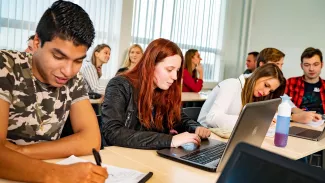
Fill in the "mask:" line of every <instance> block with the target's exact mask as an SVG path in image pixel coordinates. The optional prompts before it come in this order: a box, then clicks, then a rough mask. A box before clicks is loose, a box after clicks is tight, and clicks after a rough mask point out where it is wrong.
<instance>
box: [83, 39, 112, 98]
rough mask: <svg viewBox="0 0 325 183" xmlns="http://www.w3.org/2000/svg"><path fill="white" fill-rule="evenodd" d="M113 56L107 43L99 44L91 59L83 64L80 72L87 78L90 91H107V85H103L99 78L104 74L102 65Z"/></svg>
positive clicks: (99, 92)
mask: <svg viewBox="0 0 325 183" xmlns="http://www.w3.org/2000/svg"><path fill="white" fill-rule="evenodd" d="M110 56H111V47H109V46H108V45H107V44H99V45H97V46H96V47H95V49H94V51H93V54H92V56H91V61H86V62H84V63H83V64H82V67H81V70H80V72H81V73H82V75H83V77H84V79H85V85H86V89H87V90H88V93H98V94H104V93H105V86H101V85H100V83H99V78H100V77H101V76H102V65H103V64H106V63H107V62H108V61H109V59H110Z"/></svg>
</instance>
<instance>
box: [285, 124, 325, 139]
mask: <svg viewBox="0 0 325 183" xmlns="http://www.w3.org/2000/svg"><path fill="white" fill-rule="evenodd" d="M289 135H290V136H293V137H299V138H303V139H308V140H314V141H320V140H322V139H323V138H324V137H325V128H324V129H323V131H317V130H311V129H307V128H301V127H297V126H293V127H290V130H289Z"/></svg>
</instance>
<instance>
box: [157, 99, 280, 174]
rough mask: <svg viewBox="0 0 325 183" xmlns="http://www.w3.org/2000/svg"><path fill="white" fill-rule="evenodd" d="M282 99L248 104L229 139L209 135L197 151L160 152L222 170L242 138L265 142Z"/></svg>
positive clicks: (252, 141) (202, 166)
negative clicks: (214, 137)
mask: <svg viewBox="0 0 325 183" xmlns="http://www.w3.org/2000/svg"><path fill="white" fill-rule="evenodd" d="M280 102H281V99H273V100H268V101H261V102H254V103H249V104H247V105H245V106H244V108H243V110H242V112H241V113H240V115H239V117H238V120H237V123H236V125H235V128H234V130H233V131H232V134H231V136H230V138H229V140H228V143H224V142H221V141H218V140H213V139H208V140H202V142H201V145H200V147H199V148H198V149H196V150H193V151H186V150H184V149H183V148H181V147H180V148H168V149H162V150H158V151H157V153H158V154H159V155H161V156H163V157H166V158H169V159H172V160H175V161H178V162H181V163H185V164H188V165H191V166H194V167H197V168H201V169H203V170H207V171H216V170H217V171H221V170H222V169H223V167H224V166H225V164H226V162H227V160H228V158H229V156H230V155H231V153H232V151H233V149H234V148H235V146H236V145H237V144H238V143H239V142H242V141H243V142H247V143H250V144H253V145H255V146H260V145H261V144H262V142H263V140H264V138H265V135H266V133H267V131H268V129H269V127H270V124H271V122H272V119H273V117H274V114H275V112H276V110H277V107H278V105H279V104H280Z"/></svg>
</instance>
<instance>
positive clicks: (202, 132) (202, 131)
mask: <svg viewBox="0 0 325 183" xmlns="http://www.w3.org/2000/svg"><path fill="white" fill-rule="evenodd" d="M195 134H197V135H198V136H199V137H201V139H207V138H208V137H210V135H211V131H210V130H209V129H207V128H205V127H202V126H200V127H197V128H196V129H195Z"/></svg>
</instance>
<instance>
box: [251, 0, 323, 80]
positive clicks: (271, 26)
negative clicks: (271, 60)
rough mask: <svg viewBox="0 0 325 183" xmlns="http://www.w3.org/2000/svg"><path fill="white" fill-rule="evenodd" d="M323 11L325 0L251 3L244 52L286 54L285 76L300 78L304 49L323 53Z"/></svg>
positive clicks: (285, 0)
mask: <svg viewBox="0 0 325 183" xmlns="http://www.w3.org/2000/svg"><path fill="white" fill-rule="evenodd" d="M324 8H325V1H324V0H272V1H270V0H254V1H253V16H252V21H251V22H252V23H251V27H250V28H251V29H250V38H249V43H248V50H247V51H253V50H256V51H261V50H262V49H263V48H265V47H275V48H278V49H280V50H281V51H283V52H284V53H285V54H286V57H285V60H284V67H283V73H284V75H285V76H286V77H292V76H298V75H302V70H301V68H300V56H301V53H302V52H303V50H304V49H305V48H306V47H309V46H312V47H316V48H319V49H321V51H323V54H324V52H325V11H324ZM321 77H323V78H325V71H324V70H323V73H322V74H321Z"/></svg>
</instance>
